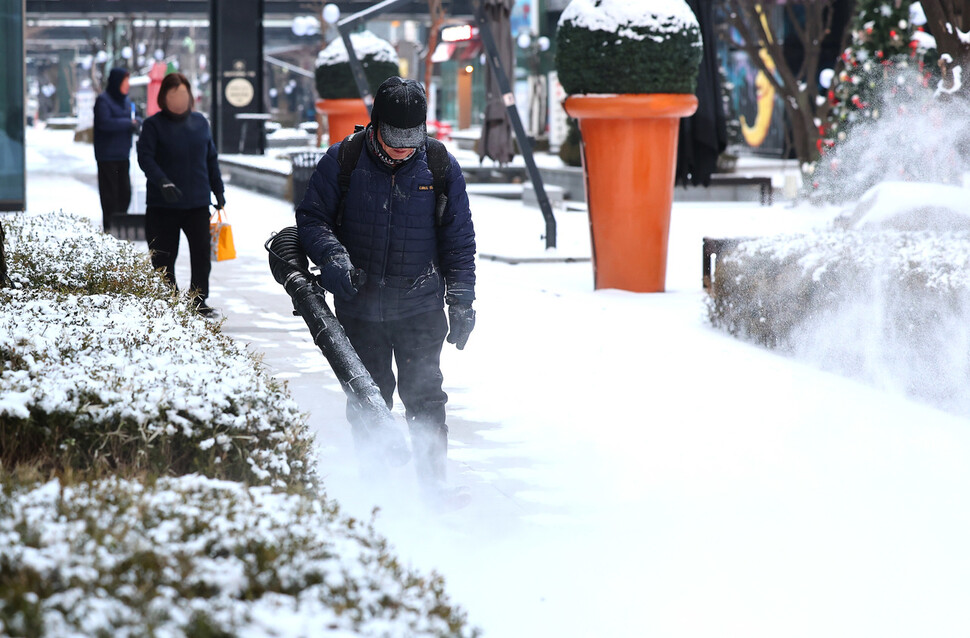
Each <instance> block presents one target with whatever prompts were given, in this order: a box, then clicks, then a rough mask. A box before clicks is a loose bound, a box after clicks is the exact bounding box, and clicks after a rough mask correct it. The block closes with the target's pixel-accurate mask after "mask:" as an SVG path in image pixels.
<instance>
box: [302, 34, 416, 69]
mask: <svg viewBox="0 0 970 638" xmlns="http://www.w3.org/2000/svg"><path fill="white" fill-rule="evenodd" d="M350 43H351V44H352V45H353V47H354V53H355V54H356V55H357V58H358V59H362V58H364V57H367V56H370V57H372V58H373V59H374V60H375V61H377V62H392V63H394V64H397V63H398V56H397V51H395V50H394V47H393V46H392V45H391V43H390V42H388V41H387V40H382V39H381V38H379V37H377V36H376V35H375V34H374V33H373V32H371V31H362V32H361V33H351V34H350ZM349 60H350V58H349V57H348V56H347V47H346V46H344V41H343V38H337V39H336V40H334V41H333V42H331V43H330V44H328V45H327V47H326V48H325V49H323V50H322V51H320V53H319V54H318V55H317V66H318V67H320V66H335V65H337V64H345V63H346V62H348V61H349Z"/></svg>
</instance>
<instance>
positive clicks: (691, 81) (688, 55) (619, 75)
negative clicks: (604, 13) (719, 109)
mask: <svg viewBox="0 0 970 638" xmlns="http://www.w3.org/2000/svg"><path fill="white" fill-rule="evenodd" d="M626 29H629V31H630V32H632V33H635V34H636V35H638V36H643V39H642V40H638V39H636V38H635V37H629V36H627V35H621V34H619V33H614V32H611V31H600V30H591V29H589V28H587V27H585V26H581V25H577V24H575V23H574V22H572V21H569V20H564V21H562V22H560V25H559V31H558V36H557V49H556V68H557V69H558V71H559V81H560V82H561V83H562V86H563V88H564V89H565V90H566V93H569V94H571V95H576V94H583V93H694V92H695V91H696V89H697V72H698V68H699V66H700V62H701V55H702V53H703V47H702V46H701V42H702V41H701V35H700V30H699V29H698V28H697V27H696V26H690V27H687V28H685V29H683V30H680V31H673V32H659V33H658V32H655V31H651V30H650V29H648V28H646V27H641V26H634V25H631V26H629V27H626Z"/></svg>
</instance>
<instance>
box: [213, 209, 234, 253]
mask: <svg viewBox="0 0 970 638" xmlns="http://www.w3.org/2000/svg"><path fill="white" fill-rule="evenodd" d="M209 238H210V241H209V245H210V247H211V250H212V261H226V260H227V259H235V258H236V245H235V244H234V243H233V242H232V226H231V225H230V224H229V217H228V216H227V215H226V211H225V209H222V208H218V209H216V212H215V214H213V215H212V218H211V219H210V220H209Z"/></svg>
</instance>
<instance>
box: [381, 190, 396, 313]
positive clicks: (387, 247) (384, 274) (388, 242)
mask: <svg viewBox="0 0 970 638" xmlns="http://www.w3.org/2000/svg"><path fill="white" fill-rule="evenodd" d="M396 177H397V176H396V175H395V174H394V173H391V193H390V195H389V196H388V198H387V232H386V233H385V234H384V260H383V265H382V267H381V284H380V287H381V290H380V293H379V294H378V311H379V313H380V315H381V321H383V320H384V291H385V290H386V289H387V288H386V287H387V261H388V259H390V254H389V253H390V250H391V212H392V208H393V206H394V180H395V179H396Z"/></svg>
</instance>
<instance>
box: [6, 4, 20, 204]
mask: <svg viewBox="0 0 970 638" xmlns="http://www.w3.org/2000/svg"><path fill="white" fill-rule="evenodd" d="M23 25H24V3H23V0H0V210H7V211H10V210H22V209H23V208H24V196H25V186H26V181H25V174H24V28H23Z"/></svg>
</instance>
